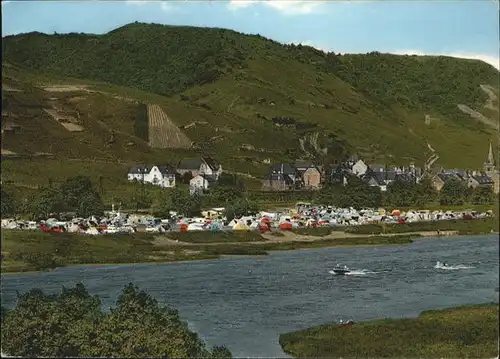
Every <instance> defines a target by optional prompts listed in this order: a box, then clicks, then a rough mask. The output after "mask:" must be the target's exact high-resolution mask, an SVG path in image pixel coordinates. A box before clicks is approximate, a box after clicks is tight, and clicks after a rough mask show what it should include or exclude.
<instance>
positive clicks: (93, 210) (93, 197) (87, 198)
mask: <svg viewBox="0 0 500 359" xmlns="http://www.w3.org/2000/svg"><path fill="white" fill-rule="evenodd" d="M78 203H79V205H78V209H77V215H78V216H80V217H89V216H92V215H97V216H100V215H102V213H103V210H104V205H103V203H102V200H101V197H100V196H99V194H98V193H97V192H94V193H93V192H90V193H87V194H84V195H83V196H82V197H81V198H80V199H79V201H78Z"/></svg>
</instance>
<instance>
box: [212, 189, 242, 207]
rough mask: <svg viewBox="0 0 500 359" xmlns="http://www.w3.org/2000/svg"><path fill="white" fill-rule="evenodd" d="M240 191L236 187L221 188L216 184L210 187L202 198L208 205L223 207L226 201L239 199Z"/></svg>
mask: <svg viewBox="0 0 500 359" xmlns="http://www.w3.org/2000/svg"><path fill="white" fill-rule="evenodd" d="M241 196H242V191H241V190H238V188H236V187H223V186H221V185H220V184H217V185H215V186H213V187H211V188H210V189H209V190H208V191H207V192H206V193H205V195H204V196H203V197H204V200H205V201H206V203H207V204H208V205H211V206H219V205H221V206H224V205H226V203H227V202H228V201H231V200H234V199H236V198H240V197H241Z"/></svg>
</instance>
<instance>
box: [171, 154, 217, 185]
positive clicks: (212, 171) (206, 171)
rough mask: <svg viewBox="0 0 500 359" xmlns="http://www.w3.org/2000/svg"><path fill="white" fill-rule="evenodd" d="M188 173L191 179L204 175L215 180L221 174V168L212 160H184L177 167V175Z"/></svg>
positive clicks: (207, 158)
mask: <svg viewBox="0 0 500 359" xmlns="http://www.w3.org/2000/svg"><path fill="white" fill-rule="evenodd" d="M186 172H190V173H191V175H192V176H193V177H196V176H198V175H204V176H206V177H209V178H211V179H212V178H213V179H215V180H217V179H218V178H219V176H220V174H221V173H222V166H221V165H220V164H218V163H216V162H215V161H214V160H213V159H212V158H209V157H205V158H186V159H183V160H182V161H181V162H180V163H179V165H178V166H177V173H179V174H180V175H183V174H184V173H186Z"/></svg>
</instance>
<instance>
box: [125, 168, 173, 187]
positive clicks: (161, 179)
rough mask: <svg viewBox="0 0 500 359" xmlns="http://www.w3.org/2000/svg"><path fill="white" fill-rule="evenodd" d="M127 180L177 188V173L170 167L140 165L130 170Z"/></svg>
mask: <svg viewBox="0 0 500 359" xmlns="http://www.w3.org/2000/svg"><path fill="white" fill-rule="evenodd" d="M127 178H128V180H129V181H138V182H143V183H151V184H152V185H155V186H160V187H164V188H172V187H175V171H174V170H173V169H171V168H170V167H168V166H145V165H138V166H135V167H133V168H131V169H130V171H129V173H128V175H127Z"/></svg>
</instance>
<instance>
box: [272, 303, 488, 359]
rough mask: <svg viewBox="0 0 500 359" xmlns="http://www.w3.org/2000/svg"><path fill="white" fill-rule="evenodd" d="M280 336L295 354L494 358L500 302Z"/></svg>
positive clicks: (316, 328) (299, 355)
mask: <svg viewBox="0 0 500 359" xmlns="http://www.w3.org/2000/svg"><path fill="white" fill-rule="evenodd" d="M279 341H280V344H281V346H282V348H283V350H284V351H285V352H286V353H289V354H291V355H293V356H295V357H311V358H313V357H325V358H326V357H330V358H340V357H344V358H347V357H349V358H368V357H369V358H375V357H392V358H492V357H495V356H498V303H492V304H486V305H473V306H464V307H458V308H450V309H445V310H438V311H427V312H423V313H422V314H421V315H420V316H419V317H418V318H411V319H410V318H404V319H382V320H375V321H369V322H360V323H355V324H354V325H353V326H351V327H344V326H342V325H339V324H327V325H321V326H317V327H313V328H310V329H306V330H301V331H297V332H293V333H286V334H282V335H281V336H280V340H279Z"/></svg>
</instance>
